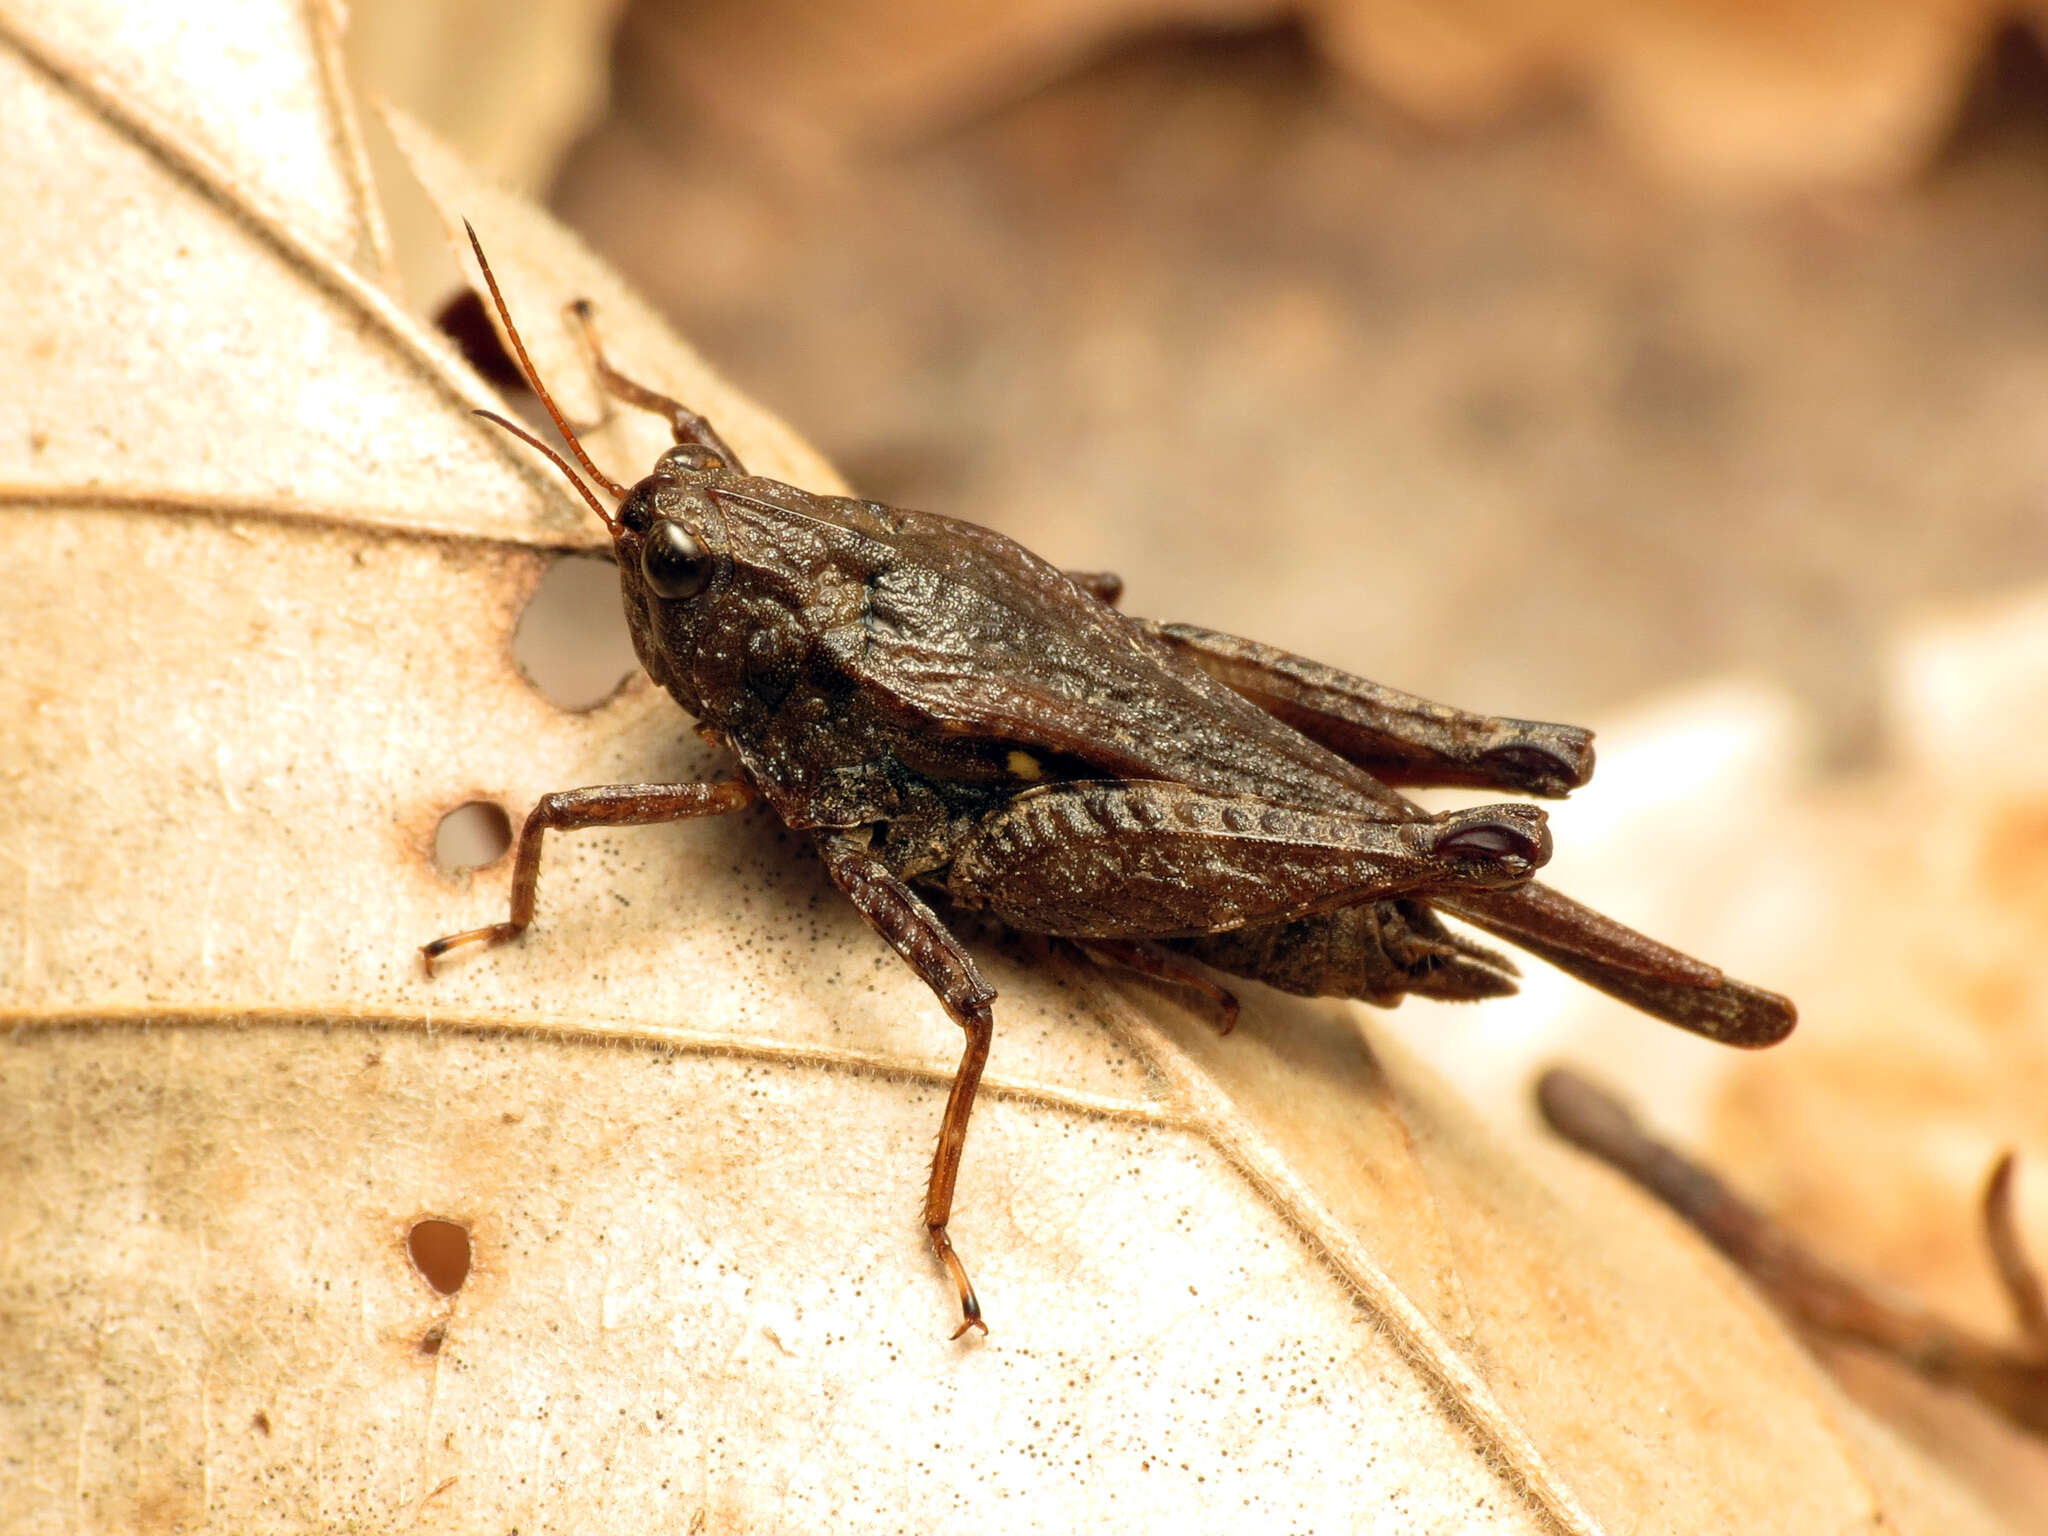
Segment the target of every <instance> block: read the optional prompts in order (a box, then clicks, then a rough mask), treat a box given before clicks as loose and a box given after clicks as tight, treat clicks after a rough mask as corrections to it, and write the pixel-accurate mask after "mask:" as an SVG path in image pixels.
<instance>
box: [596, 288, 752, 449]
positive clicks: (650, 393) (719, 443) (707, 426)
mask: <svg viewBox="0 0 2048 1536" xmlns="http://www.w3.org/2000/svg"><path fill="white" fill-rule="evenodd" d="M569 318H570V319H572V320H574V321H575V322H576V324H577V327H578V328H579V329H580V330H581V331H582V332H583V340H584V343H585V345H587V346H588V347H589V348H590V360H591V362H592V364H593V365H594V366H595V367H596V369H597V377H598V381H599V382H600V383H602V384H603V385H604V387H605V390H606V392H607V393H609V394H611V395H613V396H615V397H616V398H618V399H620V400H623V401H625V402H626V404H628V405H635V406H638V407H639V408H640V409H641V410H643V411H652V412H653V413H654V414H655V415H657V416H666V417H667V418H668V425H669V430H670V431H671V432H673V433H674V434H675V439H676V441H677V442H678V443H686V444H694V445H696V446H698V447H701V448H709V449H710V450H711V451H712V452H713V453H715V454H717V455H718V456H719V457H720V458H721V459H723V460H725V463H726V467H727V468H728V469H730V470H732V472H733V473H734V474H740V475H743V474H745V473H746V472H747V471H746V466H745V465H743V464H742V463H740V456H739V455H738V454H736V453H734V452H733V451H732V449H731V448H730V447H729V446H728V445H727V444H726V441H725V439H724V438H722V437H720V436H719V435H718V429H717V428H716V427H714V426H712V425H711V423H710V422H708V421H706V420H705V419H704V418H703V417H702V416H699V415H698V414H697V413H696V412H695V411H693V410H691V409H690V408H689V407H688V406H687V405H684V404H683V403H682V402H681V401H680V400H675V399H671V398H670V397H669V396H667V395H664V394H662V393H661V392H660V391H659V390H654V389H649V388H648V387H647V386H646V385H645V384H641V383H638V382H636V381H634V380H632V379H629V378H627V377H626V376H625V375H624V374H623V373H621V372H619V370H618V369H616V368H614V367H613V366H612V365H611V361H610V359H608V358H607V357H606V356H605V355H604V346H603V344H602V343H600V342H599V341H598V339H597V324H596V322H595V321H594V320H592V318H591V308H590V301H589V300H588V299H578V300H577V301H576V302H575V303H573V304H571V305H570V306H569Z"/></svg>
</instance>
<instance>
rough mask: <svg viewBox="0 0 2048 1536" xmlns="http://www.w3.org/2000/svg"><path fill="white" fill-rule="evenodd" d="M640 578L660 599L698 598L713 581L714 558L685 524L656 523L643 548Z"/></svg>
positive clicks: (641, 549) (641, 550)
mask: <svg viewBox="0 0 2048 1536" xmlns="http://www.w3.org/2000/svg"><path fill="white" fill-rule="evenodd" d="M640 575H641V577H642V579H643V580H645V581H646V583H647V585H648V587H649V589H650V590H652V591H653V593H654V594H655V596H657V597H666V598H671V599H673V598H682V597H695V596H696V595H697V594H698V593H699V592H702V591H703V590H704V588H705V587H706V586H708V585H709V584H710V582H711V556H710V554H709V553H708V552H707V551H706V550H705V548H704V546H703V545H702V544H700V543H698V542H697V540H696V538H695V536H693V535H692V534H691V533H690V532H689V530H688V529H686V528H684V527H683V525H682V524H681V523H674V522H669V521H666V520H664V521H662V522H659V523H656V524H655V525H654V528H653V529H652V530H651V531H650V532H649V533H648V535H647V542H646V543H644V544H642V545H641V546H640Z"/></svg>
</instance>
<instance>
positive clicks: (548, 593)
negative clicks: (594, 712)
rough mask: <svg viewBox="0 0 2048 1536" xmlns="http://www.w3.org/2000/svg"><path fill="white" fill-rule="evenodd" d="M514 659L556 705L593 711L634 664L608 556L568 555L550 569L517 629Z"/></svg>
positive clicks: (621, 683)
mask: <svg viewBox="0 0 2048 1536" xmlns="http://www.w3.org/2000/svg"><path fill="white" fill-rule="evenodd" d="M512 659H513V661H515V662H517V663H518V665H519V670H520V671H521V672H522V673H524V674H525V675H526V680H527V681H528V682H530V683H532V684H533V686H534V687H535V688H537V689H539V690H540V692H541V695H542V696H543V697H544V698H546V699H547V701H548V702H549V703H550V704H553V705H555V706H556V707H557V708H558V709H568V710H584V709H595V708H596V707H597V706H598V705H600V704H602V703H603V702H604V701H605V700H606V699H608V698H610V697H611V696H612V695H613V694H615V693H617V692H618V691H619V689H621V688H622V687H624V686H625V684H626V680H627V679H628V678H629V677H631V676H632V675H633V673H634V670H635V669H636V668H637V667H638V666H639V664H640V663H639V661H638V659H637V658H636V657H635V656H634V655H633V637H632V636H631V635H630V634H629V633H627V630H626V615H625V610H624V609H623V608H621V607H620V605H619V572H618V568H617V567H616V566H614V565H613V564H612V563H611V562H610V561H609V560H592V559H589V558H586V557H584V556H581V555H566V556H564V557H563V558H562V559H560V560H557V561H556V562H555V563H554V564H553V565H551V566H549V567H548V570H547V574H546V575H544V576H542V577H541V579H540V585H538V586H537V587H535V588H534V589H533V598H532V600H531V601H529V602H528V603H527V605H526V611H525V612H524V613H522V614H520V615H519V627H518V628H517V629H515V630H514V631H513V632H512Z"/></svg>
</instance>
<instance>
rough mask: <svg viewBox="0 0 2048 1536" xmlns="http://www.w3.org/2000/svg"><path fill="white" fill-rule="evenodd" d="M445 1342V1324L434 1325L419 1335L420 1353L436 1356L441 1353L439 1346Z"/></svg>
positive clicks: (446, 1334) (446, 1330) (446, 1327)
mask: <svg viewBox="0 0 2048 1536" xmlns="http://www.w3.org/2000/svg"><path fill="white" fill-rule="evenodd" d="M447 1342H448V1325H447V1324H446V1323H436V1324H434V1326H433V1327H431V1328H429V1329H428V1330H427V1331H426V1332H425V1333H423V1334H421V1335H420V1345H419V1348H420V1353H421V1354H423V1355H438V1354H439V1353H441V1346H442V1345H443V1344H445V1343H447Z"/></svg>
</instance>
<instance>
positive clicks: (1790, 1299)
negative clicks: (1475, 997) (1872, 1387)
mask: <svg viewBox="0 0 2048 1536" xmlns="http://www.w3.org/2000/svg"><path fill="white" fill-rule="evenodd" d="M1536 1099H1537V1104H1538V1107H1539V1108H1540V1109H1541V1111H1542V1113H1543V1118H1544V1119H1545V1121H1546V1122H1548V1124H1549V1125H1550V1127H1551V1129H1552V1130H1554V1131H1556V1132H1557V1134H1558V1135H1560V1136H1562V1137H1564V1138H1565V1139H1566V1140H1567V1141H1569V1142H1571V1143H1572V1144H1573V1145H1574V1146H1576V1147H1579V1148H1581V1149H1582V1150H1584V1151H1586V1152H1590V1153H1592V1154H1593V1155H1594V1156H1595V1157H1598V1158H1600V1159H1601V1160H1602V1161H1603V1162H1606V1163H1608V1164H1609V1165H1611V1166H1612V1167H1614V1168H1616V1169H1618V1170H1619V1171H1621V1172H1622V1173H1625V1174H1627V1175H1628V1177H1629V1178H1631V1179H1633V1180H1634V1181H1635V1182H1636V1183H1637V1184H1639V1185H1641V1186H1642V1187H1643V1188H1644V1189H1646V1190H1648V1191H1649V1192H1650V1193H1651V1194H1653V1195H1655V1196H1656V1197H1657V1198H1658V1199H1659V1200H1661V1201H1663V1202H1664V1204H1666V1205H1667V1206H1669V1207H1670V1208H1671V1209H1672V1210H1674V1211H1676V1212H1677V1213H1678V1214H1679V1215H1680V1216H1683V1217H1684V1218H1685V1219H1686V1220H1687V1221H1689V1222H1690V1223H1692V1225H1693V1226H1694V1227H1696V1228H1697V1229H1698V1230H1699V1231H1700V1233H1701V1234H1702V1235H1703V1236H1704V1237H1706V1238H1707V1240H1708V1241H1709V1242H1711V1243H1713V1245H1714V1246H1715V1247H1716V1248H1719V1249H1720V1250H1721V1251H1722V1252H1723V1253H1725V1254H1727V1255H1728V1257H1729V1258H1730V1259H1732V1260H1733V1261H1734V1262H1735V1263H1736V1264H1738V1265H1740V1266H1741V1267H1742V1269H1743V1270H1744V1271H1746V1272H1747V1273H1748V1274H1749V1275H1750V1276H1751V1277H1752V1278H1753V1279H1754V1280H1755V1281H1756V1283H1757V1284H1758V1285H1759V1286H1760V1287H1761V1288H1762V1289H1763V1291H1764V1293H1765V1294H1766V1295H1768V1296H1769V1297H1770V1298H1771V1300H1772V1301H1773V1302H1775V1303H1776V1304H1777V1305H1778V1307H1779V1308H1781V1309H1782V1310H1783V1311H1784V1312H1785V1314H1786V1315H1787V1316H1788V1317H1790V1318H1791V1319H1792V1320H1793V1321H1795V1322H1797V1323H1799V1324H1800V1325H1801V1326H1802V1327H1807V1328H1813V1329H1816V1330H1818V1331H1820V1332H1822V1333H1826V1334H1830V1335H1833V1336H1834V1337H1836V1338H1840V1339H1847V1340H1851V1341H1854V1342H1856V1343H1859V1344H1865V1345H1868V1346H1869V1347H1870V1348H1872V1349H1876V1350H1881V1351H1883V1352H1884V1353H1885V1354H1887V1355H1890V1356H1892V1357H1893V1358H1895V1359H1897V1360H1899V1361H1900V1362H1902V1363H1903V1364H1905V1365H1907V1366H1910V1367H1911V1368H1912V1369H1913V1370H1915V1371H1918V1372H1919V1373H1921V1374H1922V1375H1924V1376H1926V1377H1928V1378H1929V1379H1931V1380H1934V1381H1937V1382H1942V1383H1946V1384H1950V1385H1954V1386H1960V1387H1962V1388H1964V1389H1966V1390H1967V1391H1969V1392H1971V1393H1974V1394H1975V1395H1976V1396H1977V1397H1979V1398H1981V1399H1982V1400H1983V1401H1984V1402H1986V1403H1988V1404H1989V1405H1991V1406H1992V1407H1993V1408H1995V1409H1997V1410H1998V1411H1999V1412H2000V1413H2002V1414H2004V1415H2005V1416H2006V1417H2007V1418H2009V1419H2010V1420H2012V1422H2013V1423H2015V1424H2018V1425H2020V1426H2021V1427H2022V1428H2025V1429H2027V1430H2029V1431H2031V1432H2032V1433H2034V1434H2036V1435H2040V1436H2043V1437H2044V1438H2048V1303H2044V1299H2043V1292H2042V1285H2041V1275H2040V1271H2039V1270H2038V1269H2036V1268H2035V1266H2034V1264H2033V1262H2032V1260H2031V1259H2030V1258H2029V1257H2028V1255H2027V1253H2026V1251H2025V1249H2024V1247H2023V1246H2022V1243H2021V1238H2020V1234H2019V1229H2018V1224H2017V1222H2016V1220H2015V1217H2014V1214H2013V1177H2014V1168H2015V1166H2016V1162H2015V1159H2014V1157H2013V1154H2012V1153H2010V1152H2007V1153H2004V1154H2003V1155H2001V1156H2000V1157H1999V1159H1998V1161H1997V1162H1996V1163H1995V1164H1994V1165H1993V1167H1992V1169H1991V1174H1990V1177H1989V1178H1988V1179H1986V1180H1985V1183H1984V1198H1983V1219H1984V1235H1985V1244H1986V1246H1987V1248H1988V1249H1989V1250H1990V1254H1991V1258H1992V1262H1993V1263H1994V1264H1995V1266H1996V1267H1997V1271H1998V1275H1999V1279H2000V1281H2001V1283H2002V1284H2003V1285H2004V1287H2005V1292H2006V1295H2007V1297H2008V1298H2009V1299H2010V1301H2011V1303H2012V1309H2013V1316H2014V1318H2015V1320H2016V1322H2017V1325H2018V1329H2019V1332H2020V1336H2021V1338H2022V1340H2023V1343H2022V1344H2021V1345H2019V1346H2018V1347H2014V1346H2012V1345H2009V1344H2005V1343H2001V1342H2000V1341H1998V1340H1996V1339H1993V1338H1991V1337H1989V1336H1988V1335H1983V1334H1978V1333H1975V1332H1973V1331H1971V1330H1969V1329H1967V1328H1962V1327H1959V1326H1957V1325H1956V1324H1954V1323H1951V1322H1950V1321H1948V1320H1947V1319H1945V1318H1943V1317H1941V1316H1939V1315H1938V1314H1936V1313H1935V1312H1933V1311H1931V1310H1929V1309H1928V1308H1926V1307H1924V1306H1922V1305H1920V1304H1919V1303H1917V1302H1915V1301H1914V1300H1912V1299H1911V1298H1910V1297H1906V1296H1903V1295H1900V1294H1898V1293H1896V1292H1895V1291H1892V1290H1889V1289H1888V1288H1886V1287H1885V1286H1884V1285H1883V1284H1882V1283H1881V1282H1878V1281H1875V1280H1871V1279H1867V1278H1865V1277H1862V1276H1858V1275H1855V1274H1852V1273H1850V1272H1849V1271H1848V1270H1846V1269H1844V1268H1842V1267H1840V1266H1838V1265H1836V1264H1834V1263H1832V1262H1831V1261H1829V1260H1828V1259H1826V1258H1823V1257H1822V1256H1821V1255H1819V1254H1817V1253H1815V1252H1814V1251H1813V1250H1812V1249H1811V1248H1809V1247H1808V1246H1807V1245H1806V1244H1804V1243H1802V1242H1801V1241H1800V1240H1799V1239H1798V1238H1797V1237H1795V1236H1794V1235H1793V1234H1792V1233H1791V1232H1790V1231H1788V1230H1787V1229H1786V1228H1785V1227H1784V1226H1783V1225H1782V1224H1781V1223H1779V1222H1778V1221H1776V1220H1774V1219H1773V1218H1772V1217H1771V1216H1770V1215H1769V1214H1768V1213H1766V1212H1765V1211H1763V1210H1760V1209H1759V1208H1758V1207H1756V1206H1755V1205H1752V1204H1751V1203H1750V1202H1749V1201H1747V1200H1745V1199H1743V1198H1742V1196H1740V1195H1738V1194H1737V1193H1736V1192H1735V1191H1734V1190H1732V1189H1730V1188H1729V1187H1728V1186H1727V1185H1726V1184H1725V1183H1723V1182H1722V1181H1721V1180H1720V1179H1719V1178H1717V1177H1716V1176H1715V1175H1714V1174H1713V1173H1712V1172H1711V1171H1710V1170H1708V1169H1707V1168H1704V1167H1702V1166H1701V1165H1700V1164H1699V1163H1697V1162H1694V1161H1693V1160H1692V1159H1691V1158H1689V1157H1687V1156H1686V1155H1685V1154H1684V1153H1683V1152H1680V1151H1678V1150H1677V1149H1676V1148H1674V1147H1671V1146H1670V1145H1668V1144H1666V1143H1665V1142H1662V1141H1659V1140H1658V1139H1657V1138H1656V1137H1654V1136H1652V1135H1650V1134H1649V1133H1648V1132H1646V1131H1645V1130H1644V1129H1643V1128H1642V1126H1641V1124H1640V1123H1639V1122H1638V1120H1637V1119H1636V1117H1635V1115H1634V1113H1633V1112H1632V1111H1631V1110H1630V1109H1629V1107H1628V1105H1627V1104H1625V1103H1624V1102H1623V1101H1622V1100H1621V1099H1619V1098H1618V1097H1616V1096H1615V1095H1614V1094H1613V1093H1611V1092H1609V1091H1608V1090H1607V1089H1605V1088H1603V1087H1601V1086H1600V1085H1599V1084H1597V1083H1595V1082H1594V1081H1593V1080H1592V1079H1591V1078H1589V1077H1586V1076H1584V1075H1583V1074H1581V1073H1578V1072H1574V1071H1572V1070H1571V1069H1569V1068H1565V1067H1555V1068H1552V1069H1551V1070H1550V1071H1548V1072H1546V1073H1544V1075H1543V1076H1542V1078H1540V1079H1539V1080H1538V1082H1537V1085H1536Z"/></svg>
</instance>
